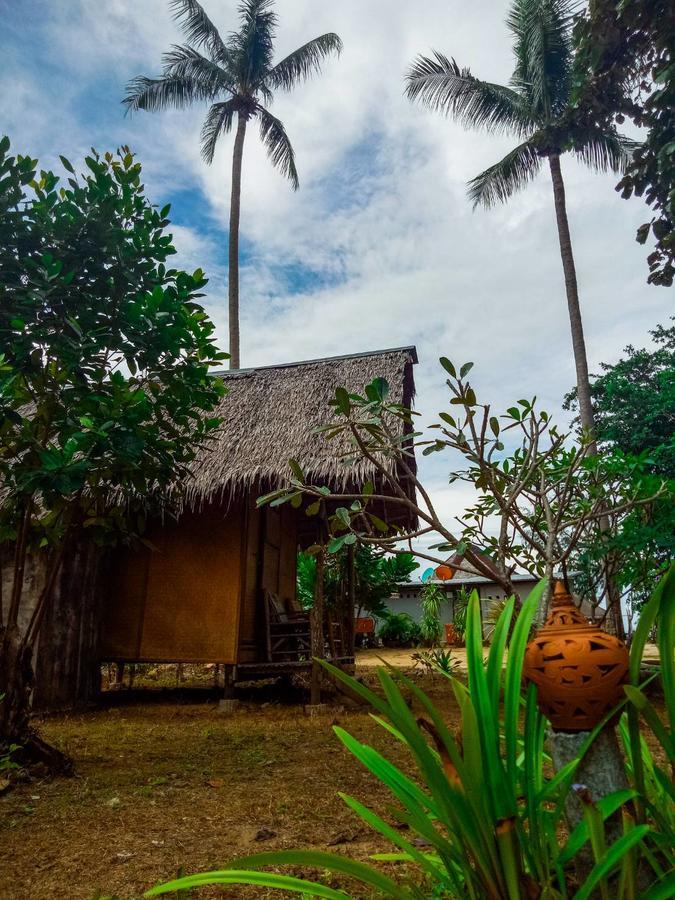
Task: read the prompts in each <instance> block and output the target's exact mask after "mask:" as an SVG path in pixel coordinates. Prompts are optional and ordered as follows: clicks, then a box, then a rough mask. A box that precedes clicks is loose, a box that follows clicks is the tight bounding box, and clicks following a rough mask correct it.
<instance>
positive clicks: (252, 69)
mask: <svg viewBox="0 0 675 900" xmlns="http://www.w3.org/2000/svg"><path fill="white" fill-rule="evenodd" d="M272 7H273V2H272V0H243V2H242V3H240V5H239V15H240V18H241V28H240V29H239V31H237V32H235V33H234V34H231V35H230V38H229V40H228V50H229V51H230V53H231V54H232V55H233V56H234V57H235V59H236V67H237V71H238V73H239V75H240V80H241V84H242V86H245V87H246V88H247V89H248V90H250V91H251V92H252V91H253V90H255V88H256V87H257V85H258V84H259V83H260V82H261V81H263V80H264V78H265V76H266V75H267V73H268V72H269V70H270V68H271V67H272V54H273V51H274V36H275V34H276V28H277V16H276V13H274V12H273V9H272Z"/></svg>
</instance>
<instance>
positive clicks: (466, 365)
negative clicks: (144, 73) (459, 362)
mask: <svg viewBox="0 0 675 900" xmlns="http://www.w3.org/2000/svg"><path fill="white" fill-rule="evenodd" d="M471 369H473V363H472V362H468V363H464V365H463V366H462V368H461V369H460V370H459V377H460V378H464V376H465V375H468V374H469V372H470V371H471Z"/></svg>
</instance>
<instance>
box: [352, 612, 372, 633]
mask: <svg viewBox="0 0 675 900" xmlns="http://www.w3.org/2000/svg"><path fill="white" fill-rule="evenodd" d="M374 631H375V619H371V618H369V617H366V616H359V617H358V618H357V619H356V621H355V622H354V632H355V633H356V634H373V632H374Z"/></svg>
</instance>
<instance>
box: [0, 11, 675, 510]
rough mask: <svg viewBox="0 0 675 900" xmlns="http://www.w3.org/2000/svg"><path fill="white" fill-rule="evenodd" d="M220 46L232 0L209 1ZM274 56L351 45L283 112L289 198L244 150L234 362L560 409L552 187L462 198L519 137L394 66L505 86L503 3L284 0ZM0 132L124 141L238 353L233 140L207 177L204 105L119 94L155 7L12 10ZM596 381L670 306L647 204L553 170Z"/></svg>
mask: <svg viewBox="0 0 675 900" xmlns="http://www.w3.org/2000/svg"><path fill="white" fill-rule="evenodd" d="M205 6H206V8H207V10H208V12H209V14H210V16H211V18H212V19H213V20H214V22H216V24H218V25H219V26H220V27H221V29H222V30H224V31H225V32H227V31H228V30H230V29H231V28H233V27H234V26H235V24H236V20H235V3H234V2H233V0H206V2H205ZM277 9H278V13H279V18H280V28H279V36H278V50H279V55H280V56H281V55H283V54H285V53H286V52H288V51H289V50H291V49H293V48H294V47H295V46H298V45H299V44H301V43H304V42H305V41H306V40H308V39H310V38H312V37H314V36H316V35H318V34H321V33H323V32H325V31H337V32H338V34H340V36H341V37H342V38H343V40H344V43H345V50H344V53H343V55H342V57H341V59H340V60H338V61H332V62H330V63H329V64H328V65H327V66H326V68H325V72H324V73H323V74H322V75H321V76H320V77H318V78H315V79H313V80H312V81H311V82H309V83H307V84H306V85H303V86H301V87H299V88H298V89H297V90H296V91H295V92H293V93H292V94H290V95H283V96H281V97H279V98H278V101H277V102H276V103H275V106H274V112H275V114H276V115H278V116H279V117H280V118H281V119H282V120H283V121H284V123H285V124H286V128H287V131H288V133H289V135H290V137H291V140H292V141H293V144H294V147H295V150H296V156H297V164H298V169H299V173H300V181H301V187H300V190H299V191H298V192H297V193H294V192H293V191H292V190H291V189H290V187H289V185H288V184H287V183H286V182H285V181H284V179H283V178H282V177H281V176H280V175H279V174H278V173H277V172H275V171H274V170H273V169H272V168H271V166H270V165H269V163H268V161H267V159H266V157H265V154H264V151H263V150H262V148H261V147H260V143H259V141H258V137H257V134H256V132H255V130H254V129H251V130H250V132H249V135H248V136H247V143H246V147H245V158H244V174H243V197H242V226H241V227H242V251H243V254H242V364H243V365H245V366H250V365H258V364H265V363H274V362H287V361H289V360H293V359H307V358H313V357H317V356H324V355H331V354H339V353H349V352H358V351H361V350H372V349H377V348H379V347H391V346H400V345H407V344H416V345H417V347H418V352H419V357H420V365H419V366H418V369H417V386H418V406H419V408H420V410H421V411H422V413H423V414H424V415H425V416H428V415H430V414H432V413H433V412H436V411H437V410H439V409H441V408H443V404H444V402H445V396H444V387H443V385H444V379H443V376H442V373H441V371H440V370H439V367H438V362H437V361H438V357H439V356H440V355H445V356H448V357H450V358H451V359H453V360H455V361H457V362H460V363H461V362H464V361H466V360H469V359H471V360H473V361H474V362H475V368H474V373H475V374H474V379H473V380H474V381H475V383H476V387H477V389H478V392H479V395H483V396H484V397H485V398H486V399H489V400H490V401H491V402H492V403H493V404H494V405H495V406H500V405H501V406H508V405H511V402H512V401H513V400H514V399H517V398H518V397H521V396H531V395H532V394H533V393H535V392H536V393H537V394H538V395H539V397H540V398H541V399H542V401H543V403H544V406H545V408H548V409H549V410H550V411H551V412H553V413H556V412H557V411H558V410H559V409H560V404H561V399H562V396H563V395H564V393H565V392H566V391H567V390H569V388H570V386H571V385H572V384H573V383H574V366H573V361H572V353H571V345H570V337H569V328H568V320H567V312H566V305H565V295H564V284H563V278H562V271H561V266H560V258H559V253H558V245H557V236H556V230H555V220H554V214H553V204H552V196H551V186H550V182H549V180H547V177H546V173H545V172H543V173H542V174H541V175H540V176H539V178H538V179H537V180H536V181H535V182H534V183H533V184H532V185H531V186H530V187H529V188H528V189H527V190H526V191H524V192H523V193H522V194H520V195H518V196H517V197H515V198H513V201H512V202H511V203H510V204H509V206H508V207H503V208H499V209H495V210H492V211H490V212H485V211H476V212H472V210H471V207H470V204H469V203H468V201H467V200H466V195H465V184H466V181H467V180H468V179H469V178H471V177H472V176H473V175H475V174H477V173H478V172H479V171H481V170H482V169H483V168H485V167H486V166H488V165H489V164H491V163H492V162H494V161H496V160H497V159H498V158H500V155H502V154H503V153H504V152H505V151H506V150H507V149H509V148H510V146H511V142H510V141H509V139H508V138H495V137H487V136H485V135H481V134H475V133H471V132H465V131H463V130H462V129H461V128H459V127H458V126H456V125H454V124H453V123H452V122H448V121H446V120H444V119H442V118H441V117H440V116H438V115H433V114H431V113H428V112H426V111H425V110H422V109H419V108H415V107H413V106H412V105H411V104H410V103H409V102H408V101H406V100H405V98H404V97H403V73H404V72H405V69H406V67H407V65H408V64H409V63H410V61H411V60H412V58H413V56H414V55H415V54H416V53H417V52H428V51H429V50H430V49H431V48H438V49H440V50H443V51H445V52H447V53H448V54H451V55H454V56H455V57H456V58H457V60H458V62H460V63H461V64H469V65H470V66H471V68H472V71H474V73H475V74H477V75H479V76H481V77H485V78H488V79H490V80H494V81H502V82H503V81H506V80H507V79H508V77H509V75H510V69H511V60H510V48H509V35H508V32H507V30H506V27H505V26H504V18H505V14H506V10H507V4H506V3H504V2H502V0H476V2H473V3H470V4H468V3H465V2H461V0H420V2H417V3H410V2H405V0H368V2H365V3H364V2H363V0H341V2H340V3H339V4H332V3H326V2H320V0H278V3H277ZM0 15H1V17H2V22H3V28H2V29H1V30H0V60H1V62H0V96H2V97H3V101H2V107H1V108H0V131H2V132H7V133H8V134H9V135H10V137H11V139H12V142H13V145H14V148H15V149H16V150H17V151H21V152H29V153H31V154H32V155H34V156H38V157H39V158H40V160H41V161H42V163H43V164H45V165H50V166H58V154H64V155H65V156H68V157H69V158H71V159H72V161H73V162H74V163H76V164H77V163H78V162H80V161H81V160H82V158H83V156H84V155H85V154H86V153H87V152H88V149H89V147H90V146H92V145H94V146H95V147H96V148H97V149H98V150H99V151H101V152H103V151H105V150H108V149H115V147H117V146H119V145H120V144H129V145H130V146H131V148H132V150H134V151H135V152H137V153H138V156H139V158H140V159H141V161H142V162H143V165H144V172H145V181H146V185H147V190H148V193H149V195H150V197H151V198H152V199H153V200H154V201H156V202H157V203H159V204H164V203H167V202H171V204H172V219H173V221H174V223H175V227H174V228H173V231H174V235H175V240H176V244H177V246H178V248H179V254H180V255H179V259H178V261H179V262H180V263H181V264H182V265H184V266H185V267H186V268H189V267H193V268H196V267H197V266H200V267H202V268H203V269H204V270H205V271H206V272H207V274H208V275H209V277H210V284H209V287H208V291H207V297H206V306H207V308H208V310H209V312H210V314H211V315H212V317H213V318H214V320H215V322H216V323H217V326H218V330H219V334H220V335H221V338H222V342H223V344H224V345H225V344H226V338H227V312H226V309H227V305H226V299H227V269H226V259H227V254H226V247H227V217H228V200H229V189H230V153H231V139H229V138H225V140H223V141H222V144H221V148H220V150H219V151H218V153H217V156H216V159H215V161H214V163H213V165H212V166H210V167H208V166H206V165H205V164H204V163H203V162H202V161H201V159H200V156H199V141H198V136H199V129H200V125H201V118H202V116H203V112H204V110H203V109H199V108H196V109H194V110H191V111H189V112H185V113H182V112H169V113H165V114H161V115H149V114H143V113H139V114H138V115H136V116H134V117H125V116H124V111H123V108H122V106H121V103H120V101H121V98H122V95H123V92H124V86H125V84H126V82H127V81H128V80H129V79H130V78H132V77H133V76H134V75H137V74H139V73H144V74H152V73H155V72H157V71H158V69H159V64H160V57H161V53H162V51H163V50H164V49H166V48H167V47H168V46H169V45H170V44H171V43H173V42H179V41H180V40H181V37H180V33H179V32H178V30H177V28H176V27H175V25H174V23H173V22H172V20H171V16H170V12H169V9H168V3H167V2H165V0H108V2H106V3H93V2H91V0H59V2H58V3H56V4H48V3H45V2H44V0H40V2H38V0H23V2H20V3H19V2H16V0H0ZM563 172H564V175H565V179H566V184H567V193H568V201H569V216H570V223H571V229H572V237H573V242H574V247H575V253H576V261H577V267H578V273H579V283H580V296H581V303H582V311H583V315H584V325H585V329H586V339H587V345H588V354H589V359H590V364H591V369H592V370H593V369H597V367H598V364H599V362H600V361H607V362H611V361H613V360H615V359H616V358H617V357H618V355H619V354H620V352H621V350H622V348H623V347H624V346H625V345H626V344H627V343H629V342H632V343H634V344H637V345H641V344H645V343H648V331H649V329H650V328H653V327H654V325H655V324H656V323H657V322H665V321H666V319H667V317H668V316H669V315H670V314H671V310H672V292H669V291H667V290H666V289H663V288H655V287H650V286H648V285H647V284H646V274H647V270H646V263H645V256H646V252H645V248H642V247H640V246H639V245H637V244H636V243H635V241H634V231H635V228H636V227H637V225H638V224H640V222H642V221H643V220H644V219H645V218H646V208H645V207H644V206H643V204H642V203H641V202H640V201H639V200H633V201H630V202H626V201H623V200H621V199H620V198H619V197H618V195H617V194H616V193H615V192H614V189H613V188H614V183H615V181H616V178H614V177H613V176H603V175H596V174H593V173H590V172H589V171H587V170H584V169H583V168H581V167H580V166H578V165H577V164H576V163H575V162H574V161H572V160H569V159H565V160H564V161H563ZM449 468H450V464H449V463H447V462H445V463H444V462H443V460H442V458H441V457H440V456H435V457H434V458H433V459H432V460H425V461H424V462H423V465H422V473H423V476H424V478H425V480H426V481H427V483H428V484H429V485H430V486H431V488H432V491H433V495H434V498H435V500H436V502H437V504H438V506H439V507H440V508H441V509H443V510H444V511H445V513H446V515H447V516H448V518H451V517H452V516H453V515H456V514H457V513H458V512H459V511H460V510H461V509H462V507H463V505H464V504H465V503H466V502H467V501H468V500H470V495H469V494H468V493H467V491H466V489H465V488H456V487H453V488H452V489H450V488H449V487H448V486H447V483H446V473H447V471H448V469H449Z"/></svg>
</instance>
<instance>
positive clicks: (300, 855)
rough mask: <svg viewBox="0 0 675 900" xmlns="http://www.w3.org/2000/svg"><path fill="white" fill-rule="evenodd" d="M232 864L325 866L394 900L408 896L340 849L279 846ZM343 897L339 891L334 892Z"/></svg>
mask: <svg viewBox="0 0 675 900" xmlns="http://www.w3.org/2000/svg"><path fill="white" fill-rule="evenodd" d="M232 865H237V866H238V865H246V866H252V867H255V868H258V867H261V866H311V867H312V868H314V869H326V870H327V871H329V872H338V873H339V874H341V875H347V876H348V877H350V878H354V879H355V880H356V881H358V882H360V883H361V884H367V885H369V886H370V887H373V888H375V889H376V890H378V891H382V892H383V893H384V894H385V896H391V897H392V898H393V900H398V898H400V900H409V897H408V894H407V892H405V891H403V890H402V889H401V888H399V886H398V885H397V884H396V882H395V881H392V880H391V878H388V877H387V876H386V875H384V874H383V873H382V872H380V871H379V870H378V869H375V868H374V867H372V866H369V865H367V864H366V863H361V862H356V861H355V860H352V859H349V858H348V857H346V856H342V854H339V853H325V852H323V851H320V850H280V851H278V852H271V853H254V854H252V855H251V856H243V857H240V858H239V859H236V860H233V861H232ZM333 893H334V894H337V895H338V896H339V897H341V898H344V896H345V895H344V894H343V893H342V892H340V893H338V892H336V891H334V892H333Z"/></svg>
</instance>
